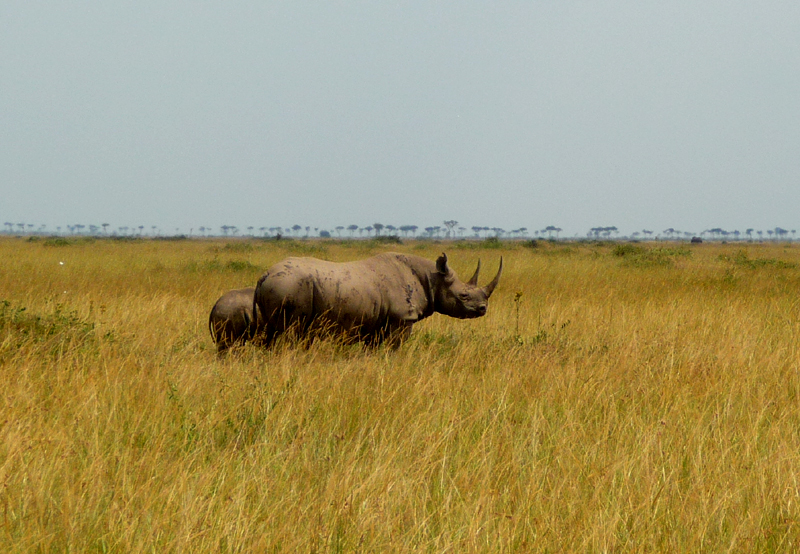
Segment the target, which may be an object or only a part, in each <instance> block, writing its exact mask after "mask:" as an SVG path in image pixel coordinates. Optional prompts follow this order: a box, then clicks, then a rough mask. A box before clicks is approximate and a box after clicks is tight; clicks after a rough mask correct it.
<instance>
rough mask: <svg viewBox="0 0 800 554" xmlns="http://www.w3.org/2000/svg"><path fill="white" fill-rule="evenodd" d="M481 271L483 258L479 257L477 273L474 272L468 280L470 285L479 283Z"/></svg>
mask: <svg viewBox="0 0 800 554" xmlns="http://www.w3.org/2000/svg"><path fill="white" fill-rule="evenodd" d="M480 272H481V260H480V258H478V267H476V268H475V273H473V275H472V277H470V278H469V281H467V284H468V285H473V286H475V285H477V284H478V274H479V273H480Z"/></svg>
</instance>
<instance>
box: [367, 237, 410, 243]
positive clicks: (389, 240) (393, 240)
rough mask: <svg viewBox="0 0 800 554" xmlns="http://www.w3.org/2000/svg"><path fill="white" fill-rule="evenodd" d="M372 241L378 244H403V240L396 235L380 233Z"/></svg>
mask: <svg viewBox="0 0 800 554" xmlns="http://www.w3.org/2000/svg"><path fill="white" fill-rule="evenodd" d="M372 241H373V242H377V243H378V244H403V241H402V240H400V237H398V236H397V235H381V236H379V237H375V238H374V239H372Z"/></svg>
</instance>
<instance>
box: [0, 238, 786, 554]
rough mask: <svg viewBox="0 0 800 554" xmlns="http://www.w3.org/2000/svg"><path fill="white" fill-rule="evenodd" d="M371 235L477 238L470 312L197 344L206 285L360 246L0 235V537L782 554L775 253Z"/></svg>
mask: <svg viewBox="0 0 800 554" xmlns="http://www.w3.org/2000/svg"><path fill="white" fill-rule="evenodd" d="M488 246H493V245H491V244H490V245H488ZM392 248H393V249H396V250H401V251H405V252H410V253H414V254H419V255H423V256H426V257H428V258H431V259H432V258H434V257H435V256H436V255H437V254H438V253H439V252H440V251H441V250H442V249H447V250H448V254H449V257H450V261H451V264H452V265H453V266H454V267H455V268H456V270H457V271H459V273H460V274H462V276H464V275H467V276H468V275H469V274H470V273H471V270H472V269H473V268H474V264H475V262H476V261H477V259H478V257H481V258H482V259H483V262H484V267H486V268H487V269H486V270H485V271H486V273H487V275H485V276H484V277H483V280H486V279H489V278H491V274H492V271H493V270H494V268H496V265H495V264H496V263H497V261H498V259H499V256H500V255H501V254H502V255H503V256H504V258H505V261H506V269H505V272H504V275H503V279H502V281H501V284H500V287H499V288H498V290H497V292H496V293H495V295H494V296H493V297H492V300H491V303H490V308H489V314H488V315H487V316H486V317H484V318H481V319H478V320H472V321H459V320H454V319H449V318H446V317H444V316H439V315H436V316H433V317H432V318H430V319H429V320H427V321H425V322H423V323H421V324H419V325H417V326H415V329H414V334H413V337H412V339H411V340H410V341H409V342H408V343H407V344H406V345H404V346H403V347H402V348H401V349H400V350H398V351H386V350H383V349H377V350H363V349H362V348H360V347H357V346H340V345H337V344H335V343H333V342H317V343H315V344H313V345H312V346H311V347H310V348H308V349H302V348H296V347H293V346H291V345H282V346H280V347H278V348H276V349H275V350H272V351H268V352H262V351H259V350H257V349H255V348H252V347H246V348H244V349H242V350H241V351H240V352H238V354H236V355H233V356H228V357H226V358H224V359H218V358H217V356H216V355H215V350H214V347H213V345H212V343H211V339H210V336H209V334H208V330H207V316H208V312H209V310H210V308H211V306H212V305H213V303H214V301H215V300H216V298H217V297H218V296H219V295H220V294H221V293H222V292H224V291H225V290H228V289H231V288H237V287H240V286H246V285H248V284H253V283H255V281H256V279H257V278H258V276H259V274H260V273H261V271H262V270H263V269H265V268H266V267H268V266H269V265H271V264H272V263H274V262H276V261H278V260H280V259H281V258H282V257H284V256H286V255H290V254H298V253H300V254H309V255H316V256H318V257H325V258H328V259H334V260H345V259H348V260H349V259H358V258H360V257H364V256H367V255H370V254H372V253H376V252H378V251H380V250H382V249H385V247H382V246H380V245H375V244H372V243H355V244H349V243H343V244H325V243H306V242H295V243H292V242H287V243H274V242H271V243H265V242H259V241H229V242H225V241H211V240H207V241H200V240H198V241H182V242H158V241H147V240H144V241H131V242H112V241H104V240H98V241H94V242H92V241H76V240H72V241H46V240H39V241H26V240H22V239H11V238H7V239H0V257H1V258H0V259H2V260H3V262H2V264H0V301H3V300H4V302H3V303H2V307H1V308H0V379H2V383H3V387H2V392H0V439H1V440H0V544H1V545H3V547H2V549H3V551H7V552H51V551H55V552H65V551H70V552H95V551H96V552H145V551H146V552H205V551H209V552H270V551H274V552H351V551H362V552H404V551H425V552H525V551H535V552H567V551H572V552H574V551H581V552H640V551H641V552H720V551H734V552H748V551H749V552H791V551H795V550H796V549H797V547H798V543H799V542H800V520H798V518H799V517H800V507H799V506H798V502H800V484H798V474H799V473H800V436H799V435H800V397H798V391H800V379H799V378H798V366H799V365H800V355H799V354H800V353H799V352H798V338H799V336H800V335H799V334H798V333H799V331H800V326H799V324H798V311H799V310H800V305H799V304H798V291H799V290H800V287H799V286H798V285H799V284H800V249H798V248H795V247H788V246H784V245H750V244H747V245H701V246H700V247H697V248H691V249H690V248H688V247H682V248H681V247H674V246H658V245H644V246H641V245H611V244H600V245H577V244H573V245H559V244H540V246H539V247H538V248H535V249H529V248H525V247H522V246H511V245H509V246H505V247H503V248H500V249H497V248H487V249H480V248H474V247H466V246H464V245H459V244H432V243H422V242H421V243H413V242H412V243H409V244H406V245H402V246H398V245H394V246H393V247H392ZM61 262H63V265H62V264H61Z"/></svg>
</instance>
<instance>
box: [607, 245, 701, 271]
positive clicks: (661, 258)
mask: <svg viewBox="0 0 800 554" xmlns="http://www.w3.org/2000/svg"><path fill="white" fill-rule="evenodd" d="M611 253H612V255H614V256H617V257H619V258H625V263H626V264H627V265H632V266H639V267H645V266H667V265H672V264H673V263H674V261H675V258H680V257H688V256H691V255H692V251H691V250H690V249H689V248H687V247H685V246H682V247H678V248H646V247H644V246H637V245H634V244H629V243H622V244H616V245H614V248H612V249H611Z"/></svg>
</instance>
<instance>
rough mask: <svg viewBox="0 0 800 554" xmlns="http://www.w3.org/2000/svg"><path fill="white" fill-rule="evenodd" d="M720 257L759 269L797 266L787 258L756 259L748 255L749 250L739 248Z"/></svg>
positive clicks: (736, 263)
mask: <svg viewBox="0 0 800 554" xmlns="http://www.w3.org/2000/svg"><path fill="white" fill-rule="evenodd" d="M719 259H720V260H722V261H725V262H731V263H733V264H734V265H736V266H739V267H745V268H749V269H758V268H762V267H774V268H777V269H794V268H796V267H797V264H796V263H794V262H787V261H785V260H779V259H777V258H755V259H754V258H750V257H748V256H747V252H746V251H744V250H739V251H738V252H737V253H736V254H734V255H733V256H726V255H721V256H720V257H719Z"/></svg>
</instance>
